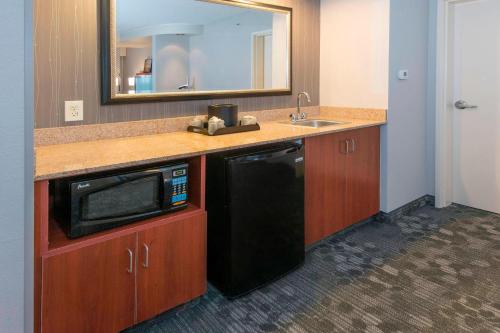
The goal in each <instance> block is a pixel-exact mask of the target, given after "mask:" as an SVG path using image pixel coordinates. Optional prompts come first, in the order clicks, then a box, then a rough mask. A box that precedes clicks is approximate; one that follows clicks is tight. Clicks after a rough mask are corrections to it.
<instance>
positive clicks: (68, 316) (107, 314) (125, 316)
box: [41, 235, 136, 333]
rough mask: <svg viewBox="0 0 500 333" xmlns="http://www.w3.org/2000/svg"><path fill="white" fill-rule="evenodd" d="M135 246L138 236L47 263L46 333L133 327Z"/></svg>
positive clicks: (119, 239) (45, 285)
mask: <svg viewBox="0 0 500 333" xmlns="http://www.w3.org/2000/svg"><path fill="white" fill-rule="evenodd" d="M135 244H136V236H135V235H129V236H125V237H121V238H117V239H113V240H109V241H106V242H103V243H99V244H96V245H92V246H88V247H85V248H81V249H79V250H75V251H71V252H68V253H63V254H59V255H55V256H51V257H47V258H44V259H43V261H42V267H43V269H42V270H43V280H42V281H43V282H42V285H43V291H42V300H43V303H42V304H43V306H42V320H41V321H42V331H43V332H51V333H58V332H73V333H80V332H81V333H86V332H119V331H120V330H122V329H124V328H127V327H129V326H132V325H133V324H134V313H135V292H134V284H135V275H134V271H133V269H134V266H133V264H134V262H133V260H134V252H133V251H135ZM129 251H130V252H129ZM130 269H132V270H131V271H130Z"/></svg>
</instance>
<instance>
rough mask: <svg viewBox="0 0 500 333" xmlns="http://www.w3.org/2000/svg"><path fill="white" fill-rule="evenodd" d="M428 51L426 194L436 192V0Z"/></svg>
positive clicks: (431, 8) (432, 5)
mask: <svg viewBox="0 0 500 333" xmlns="http://www.w3.org/2000/svg"><path fill="white" fill-rule="evenodd" d="M428 24H429V31H428V38H429V43H428V45H429V49H428V52H427V58H428V64H427V68H428V71H427V75H428V76H427V194H431V195H434V194H435V192H436V188H435V187H436V157H435V154H436V75H437V73H436V66H437V59H436V52H437V0H429V22H428Z"/></svg>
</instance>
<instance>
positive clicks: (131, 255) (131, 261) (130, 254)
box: [127, 249, 134, 274]
mask: <svg viewBox="0 0 500 333" xmlns="http://www.w3.org/2000/svg"><path fill="white" fill-rule="evenodd" d="M127 252H128V259H129V264H128V268H127V272H128V273H130V274H132V273H133V272H134V252H132V250H131V249H127Z"/></svg>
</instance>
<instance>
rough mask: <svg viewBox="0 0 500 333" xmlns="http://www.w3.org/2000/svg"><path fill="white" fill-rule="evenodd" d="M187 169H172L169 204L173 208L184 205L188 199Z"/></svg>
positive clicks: (183, 167) (184, 167)
mask: <svg viewBox="0 0 500 333" xmlns="http://www.w3.org/2000/svg"><path fill="white" fill-rule="evenodd" d="M187 190H188V167H187V165H186V166H182V167H176V168H173V169H172V195H171V202H172V205H173V206H179V205H183V204H185V203H186V201H187V198H188V193H187Z"/></svg>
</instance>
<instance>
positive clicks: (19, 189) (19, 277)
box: [0, 0, 33, 333]
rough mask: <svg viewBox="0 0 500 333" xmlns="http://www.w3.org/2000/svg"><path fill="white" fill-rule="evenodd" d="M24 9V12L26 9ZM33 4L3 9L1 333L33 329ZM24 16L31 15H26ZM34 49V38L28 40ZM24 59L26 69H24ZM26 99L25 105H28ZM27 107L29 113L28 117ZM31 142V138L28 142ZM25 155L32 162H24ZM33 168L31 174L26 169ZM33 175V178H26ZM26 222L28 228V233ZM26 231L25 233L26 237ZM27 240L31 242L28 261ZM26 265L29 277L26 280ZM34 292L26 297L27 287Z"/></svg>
mask: <svg viewBox="0 0 500 333" xmlns="http://www.w3.org/2000/svg"><path fill="white" fill-rule="evenodd" d="M25 5H26V8H25ZM31 10H32V6H31V1H26V3H25V2H24V1H20V0H5V1H2V10H1V11H0V22H2V29H0V54H1V55H2V61H1V62H0V73H2V75H1V76H0V110H1V112H2V121H1V122H0V160H1V161H2V172H1V173H0V184H1V186H0V230H1V232H0V266H1V267H2V269H1V270H0V332H9V333H16V332H23V331H24V329H25V325H24V311H25V308H24V306H25V304H26V311H27V312H26V313H27V316H28V317H29V318H27V323H26V330H27V331H29V330H30V328H31V326H30V325H31V316H32V310H31V311H30V310H29V308H30V307H31V306H32V304H33V303H32V291H31V290H32V287H33V284H32V280H31V278H32V269H33V259H32V257H33V254H32V252H29V251H30V250H32V246H33V238H32V230H33V219H32V209H33V208H32V197H31V199H30V195H31V192H32V188H33V183H32V177H33V176H32V175H33V174H32V158H33V151H32V149H31V142H32V133H33V129H32V127H31V124H32V119H33V114H32V109H31V108H30V106H31V102H32V97H30V96H31V93H32V87H30V88H28V89H27V91H26V92H25V86H24V85H25V68H26V69H27V71H28V72H26V78H27V82H26V83H27V84H31V83H32V72H31V70H32V68H31V57H30V55H29V54H26V59H25V18H26V27H27V28H28V29H29V30H27V31H26V37H29V38H31V29H30V28H31V14H30V13H31ZM25 12H26V14H27V16H26V17H25ZM26 47H27V49H28V50H31V40H30V41H27V42H26ZM25 61H26V66H25ZM25 99H26V100H27V103H26V105H25ZM25 107H26V110H28V111H26V113H25ZM26 137H27V138H29V139H26ZM26 155H28V156H29V158H28V159H27V158H26ZM28 169H29V170H28ZM28 175H29V176H28ZM25 224H26V227H27V228H26V230H25ZM25 231H26V234H25ZM25 237H27V238H28V241H29V240H30V242H29V244H28V246H27V250H28V251H27V252H26V257H25ZM25 263H26V272H27V279H26V281H25ZM30 282H31V288H30V289H27V291H26V295H25V293H24V287H25V283H26V285H27V286H29V285H30Z"/></svg>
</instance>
